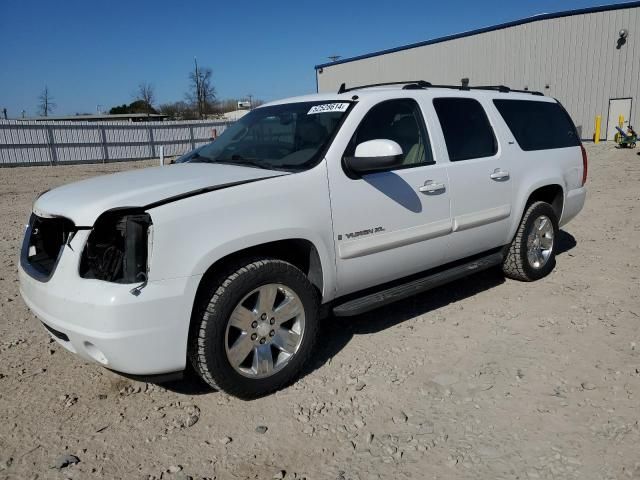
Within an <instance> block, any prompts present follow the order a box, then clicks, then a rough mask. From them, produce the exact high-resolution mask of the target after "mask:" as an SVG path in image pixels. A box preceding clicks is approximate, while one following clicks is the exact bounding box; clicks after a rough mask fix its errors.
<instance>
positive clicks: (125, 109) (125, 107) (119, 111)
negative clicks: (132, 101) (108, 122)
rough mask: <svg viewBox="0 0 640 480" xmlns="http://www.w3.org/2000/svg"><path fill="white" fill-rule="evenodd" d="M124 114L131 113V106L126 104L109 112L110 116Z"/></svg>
mask: <svg viewBox="0 0 640 480" xmlns="http://www.w3.org/2000/svg"><path fill="white" fill-rule="evenodd" d="M122 113H129V106H128V105H127V104H126V103H123V104H122V105H118V106H117V107H112V108H111V110H109V114H110V115H118V114H122Z"/></svg>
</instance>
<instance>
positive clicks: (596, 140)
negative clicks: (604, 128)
mask: <svg viewBox="0 0 640 480" xmlns="http://www.w3.org/2000/svg"><path fill="white" fill-rule="evenodd" d="M601 123H602V117H601V116H600V115H596V133H594V134H593V142H594V143H600V126H601Z"/></svg>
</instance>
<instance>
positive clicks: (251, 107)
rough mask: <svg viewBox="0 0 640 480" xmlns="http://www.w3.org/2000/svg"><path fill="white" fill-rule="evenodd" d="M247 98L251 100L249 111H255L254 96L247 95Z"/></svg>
mask: <svg viewBox="0 0 640 480" xmlns="http://www.w3.org/2000/svg"><path fill="white" fill-rule="evenodd" d="M247 98H248V99H249V110H253V101H252V99H253V95H252V94H250V93H249V94H247Z"/></svg>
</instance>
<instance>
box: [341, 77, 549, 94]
mask: <svg viewBox="0 0 640 480" xmlns="http://www.w3.org/2000/svg"><path fill="white" fill-rule="evenodd" d="M385 85H404V86H403V87H402V89H403V90H421V89H427V88H451V89H455V90H494V91H496V92H501V93H510V92H514V93H528V94H530V95H539V96H544V93H542V92H537V91H534V90H514V89H512V88H509V87H507V86H506V85H479V86H468V85H467V86H464V85H434V84H432V83H430V82H427V81H425V80H407V81H403V82H384V83H372V84H370V85H359V86H357V87H349V88H347V86H346V84H345V83H343V84H342V85H340V88H339V89H338V93H346V92H350V91H352V90H360V89H363V88H370V87H382V86H385Z"/></svg>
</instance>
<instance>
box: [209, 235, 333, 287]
mask: <svg viewBox="0 0 640 480" xmlns="http://www.w3.org/2000/svg"><path fill="white" fill-rule="evenodd" d="M256 257H270V258H278V259H280V260H284V261H285V262H289V263H290V264H292V265H294V266H296V267H298V268H299V269H300V270H302V272H303V273H304V274H305V275H306V276H307V278H308V279H309V281H310V282H311V283H312V284H313V285H314V286H315V287H316V288H317V289H318V292H319V293H320V295H322V288H323V280H322V264H321V263H320V255H318V250H316V247H315V246H314V245H313V243H311V242H310V241H308V240H303V239H289V240H279V241H276V242H269V243H263V244H261V245H256V246H253V247H249V248H246V249H244V250H240V251H238V252H234V253H232V254H230V255H227V256H226V257H223V258H221V259H219V260H218V261H216V262H215V263H214V264H213V265H211V266H210V267H209V268H208V269H207V271H206V272H205V274H204V276H203V277H202V280H200V287H199V288H198V292H199V291H200V288H201V287H202V286H203V285H206V284H207V283H208V281H209V280H210V279H212V278H213V277H216V276H217V275H219V274H220V272H224V271H226V270H227V268H228V266H229V265H231V264H234V263H237V262H238V261H240V260H242V259H244V258H256Z"/></svg>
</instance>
